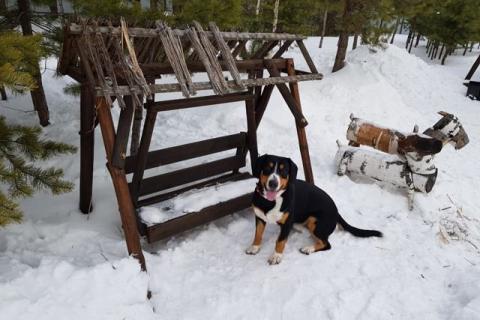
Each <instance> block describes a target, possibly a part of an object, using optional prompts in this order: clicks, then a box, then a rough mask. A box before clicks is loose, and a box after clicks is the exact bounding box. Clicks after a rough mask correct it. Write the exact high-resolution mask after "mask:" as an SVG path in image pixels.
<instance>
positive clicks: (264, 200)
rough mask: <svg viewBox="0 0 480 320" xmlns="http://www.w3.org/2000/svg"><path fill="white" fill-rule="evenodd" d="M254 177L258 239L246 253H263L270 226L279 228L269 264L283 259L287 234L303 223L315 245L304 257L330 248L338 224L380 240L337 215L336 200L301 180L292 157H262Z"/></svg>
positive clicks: (370, 232)
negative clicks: (268, 225)
mask: <svg viewBox="0 0 480 320" xmlns="http://www.w3.org/2000/svg"><path fill="white" fill-rule="evenodd" d="M253 175H254V176H255V177H257V178H258V179H259V181H258V183H257V187H256V189H255V192H254V194H253V199H252V206H253V210H254V211H255V224H256V230H255V238H254V240H253V244H252V245H251V246H250V247H249V248H248V249H247V250H246V253H247V254H257V253H258V252H259V251H260V246H261V243H262V236H263V232H264V230H265V225H266V224H267V223H276V224H278V225H279V226H280V235H279V236H278V239H277V242H276V244H275V252H274V253H273V255H272V256H271V257H270V258H269V259H268V262H269V263H270V264H278V263H280V261H281V260H282V256H283V250H284V248H285V244H286V243H287V239H288V235H289V234H290V231H291V230H292V228H293V225H294V224H296V223H300V224H303V225H304V226H306V227H307V229H308V230H309V231H310V232H311V233H312V235H313V237H314V239H315V243H314V244H313V245H310V246H306V247H303V248H301V249H300V252H302V253H304V254H311V253H313V252H317V251H322V250H328V249H330V248H331V246H330V243H329V242H328V237H329V236H330V235H331V234H332V233H333V231H334V230H335V227H336V226H337V224H339V225H340V226H342V227H343V229H344V230H346V231H348V232H350V233H351V234H353V235H354V236H357V237H381V236H382V233H381V232H379V231H376V230H362V229H358V228H355V227H353V226H351V225H349V224H348V223H347V222H346V221H345V220H344V219H343V218H342V217H341V216H340V214H339V213H338V210H337V207H336V206H335V203H334V202H333V200H332V199H331V198H330V197H329V196H328V194H326V193H325V192H324V191H323V190H322V189H320V188H318V187H317V186H315V185H313V184H310V183H307V182H305V181H302V180H298V179H297V178H296V177H297V166H296V165H295V163H293V161H292V160H291V159H289V158H283V157H277V156H273V155H263V156H261V157H259V158H258V159H257V162H256V163H255V168H254V170H253Z"/></svg>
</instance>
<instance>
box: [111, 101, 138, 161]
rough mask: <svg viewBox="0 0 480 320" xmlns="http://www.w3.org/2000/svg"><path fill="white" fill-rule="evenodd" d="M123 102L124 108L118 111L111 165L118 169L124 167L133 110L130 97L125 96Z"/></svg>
mask: <svg viewBox="0 0 480 320" xmlns="http://www.w3.org/2000/svg"><path fill="white" fill-rule="evenodd" d="M124 101H125V108H123V109H122V110H121V111H120V117H119V119H118V126H117V134H116V135H115V144H114V147H113V157H112V165H113V166H114V167H117V168H120V169H121V168H123V167H124V166H125V158H126V157H127V144H128V137H129V136H130V128H131V126H132V120H133V111H134V110H133V109H134V108H135V107H134V105H133V98H132V96H125V97H124ZM127 101H128V102H127Z"/></svg>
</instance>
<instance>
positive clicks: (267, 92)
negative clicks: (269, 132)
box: [255, 84, 275, 128]
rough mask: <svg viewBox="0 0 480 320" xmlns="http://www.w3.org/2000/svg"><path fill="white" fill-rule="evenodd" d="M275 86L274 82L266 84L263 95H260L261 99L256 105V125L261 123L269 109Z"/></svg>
mask: <svg viewBox="0 0 480 320" xmlns="http://www.w3.org/2000/svg"><path fill="white" fill-rule="evenodd" d="M274 88H275V86H274V85H273V84H271V85H268V86H265V87H264V88H263V91H262V95H261V96H260V99H259V101H258V103H257V105H256V106H255V107H256V109H255V122H256V126H257V128H258V126H259V125H260V121H262V118H263V114H264V113H265V110H266V109H267V105H268V101H270V97H271V96H272V92H273V89H274Z"/></svg>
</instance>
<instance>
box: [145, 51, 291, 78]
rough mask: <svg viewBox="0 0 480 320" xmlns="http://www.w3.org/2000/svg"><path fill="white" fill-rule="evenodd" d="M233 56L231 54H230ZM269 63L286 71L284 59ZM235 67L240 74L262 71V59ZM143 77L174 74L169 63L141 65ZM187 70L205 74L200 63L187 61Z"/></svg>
mask: <svg viewBox="0 0 480 320" xmlns="http://www.w3.org/2000/svg"><path fill="white" fill-rule="evenodd" d="M232 55H233V54H232ZM267 60H268V61H271V63H272V64H275V66H276V67H277V68H278V69H280V70H286V67H287V65H286V61H285V59H267ZM219 64H220V66H221V67H222V70H223V71H228V66H227V63H226V62H225V61H219ZM235 65H236V67H237V69H238V71H240V72H247V71H249V70H252V69H255V70H260V69H261V70H263V69H264V68H265V67H264V59H248V60H236V61H235ZM140 68H141V69H142V72H143V74H144V75H145V77H147V76H158V75H163V74H174V72H173V68H172V66H171V65H170V63H143V64H140ZM187 68H188V70H189V71H190V72H206V70H205V66H204V65H203V63H202V62H200V61H189V62H188V63H187Z"/></svg>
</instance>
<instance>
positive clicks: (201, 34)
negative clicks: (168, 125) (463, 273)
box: [58, 20, 322, 270]
mask: <svg viewBox="0 0 480 320" xmlns="http://www.w3.org/2000/svg"><path fill="white" fill-rule="evenodd" d="M209 29H210V30H209V31H206V30H203V28H202V26H200V25H199V24H198V23H194V25H193V26H192V27H190V28H188V29H185V30H178V29H171V28H169V27H168V26H166V25H164V24H163V23H160V22H157V23H156V24H154V25H153V26H151V27H149V28H138V27H128V26H127V25H126V23H125V22H124V21H123V20H121V23H119V24H117V25H113V24H112V23H111V22H110V21H98V20H96V21H92V20H88V21H87V20H77V21H75V22H71V23H69V24H67V26H66V27H65V30H64V31H65V38H64V45H63V49H62V54H61V57H60V59H59V64H58V72H59V73H61V74H64V75H69V76H70V77H72V78H73V79H75V80H76V81H78V82H80V83H81V98H80V112H81V118H80V127H81V129H80V139H81V144H80V157H81V162H80V171H81V174H80V210H81V211H82V212H83V213H88V212H90V211H91V209H92V203H91V202H92V201H91V199H92V179H93V150H94V148H93V146H94V130H95V127H96V125H97V124H99V125H100V128H101V132H102V136H103V143H104V146H105V150H106V156H107V168H108V170H109V172H110V174H111V178H112V181H113V185H114V188H115V193H116V197H117V201H118V206H119V211H120V215H121V219H122V225H123V229H124V233H125V239H126V242H127V248H128V252H129V254H131V255H133V256H135V257H136V258H137V259H138V260H139V261H140V263H141V266H142V269H143V270H146V266H145V260H144V256H143V253H142V250H141V245H140V235H144V236H146V238H147V240H148V241H149V242H152V241H156V240H159V239H163V238H166V237H169V236H171V235H174V234H176V233H179V232H182V231H185V230H188V229H190V228H193V227H195V226H198V225H201V224H204V223H206V222H209V221H212V220H214V219H217V218H219V217H222V216H225V215H227V214H230V213H233V212H236V211H239V210H241V209H244V208H247V207H248V206H249V205H250V201H251V193H249V194H246V195H243V196H240V197H237V198H234V199H231V200H229V201H226V202H221V203H219V204H217V205H213V206H210V207H207V208H204V209H202V210H201V211H200V212H196V213H189V214H187V215H184V216H181V217H178V218H175V219H172V220H169V221H166V222H164V223H160V224H157V225H153V226H147V225H145V224H144V223H143V222H142V221H141V220H140V219H139V217H138V215H137V214H138V209H139V208H140V207H142V206H145V205H149V204H152V203H156V202H160V201H164V200H167V199H170V198H172V197H175V196H177V195H178V194H181V193H182V192H185V191H188V190H191V189H194V188H201V187H203V186H207V185H212V184H215V183H221V182H227V181H235V180H240V179H245V178H248V177H250V175H249V174H248V173H246V172H240V171H239V169H240V168H242V167H245V164H246V161H245V156H246V154H247V152H249V153H250V158H251V163H252V165H253V164H254V163H255V161H256V159H257V156H258V152H257V136H256V130H257V128H258V126H259V124H260V121H261V120H262V116H263V114H264V112H265V109H266V107H267V104H268V101H269V99H270V96H271V94H272V91H273V89H274V88H275V87H277V88H278V89H279V91H280V93H281V95H282V96H283V98H284V99H285V102H286V104H287V106H288V107H289V109H290V111H291V112H292V114H293V116H294V118H295V123H296V127H297V134H298V140H299V145H300V153H301V156H302V162H303V168H304V172H305V179H306V180H307V181H309V182H312V183H313V174H312V168H311V164H310V156H309V152H308V144H307V138H306V134H305V129H304V128H305V126H306V125H307V121H306V119H305V117H304V116H303V114H302V109H301V104H300V96H299V90H298V84H297V83H298V81H305V80H320V79H322V75H321V74H320V73H318V71H317V69H316V68H315V65H314V63H313V61H312V59H311V57H310V55H309V53H308V51H307V49H306V48H305V45H304V43H303V40H304V39H305V38H304V37H302V36H298V35H290V34H276V33H270V34H268V33H267V34H265V33H239V32H220V31H219V30H218V28H217V27H216V25H215V24H213V23H211V24H210V25H209ZM252 41H255V42H256V43H259V45H258V46H257V47H258V49H257V50H256V51H254V52H253V53H252V54H250V55H248V56H246V57H245V55H244V58H243V59H242V58H239V56H240V54H243V53H245V47H246V46H247V45H249V42H252ZM294 42H296V43H297V45H298V47H299V48H300V50H301V52H302V54H303V56H304V58H305V60H306V62H307V65H308V66H309V69H310V71H309V72H306V71H299V70H296V69H295V66H294V62H293V60H292V59H287V58H283V57H282V55H283V54H284V52H285V51H286V50H287V49H288V48H289V47H290V46H291V45H292V44H293V43H294ZM265 70H266V71H268V73H269V75H270V76H269V77H264V71H265ZM192 72H195V73H199V72H204V73H206V74H207V75H208V77H209V80H210V81H208V82H193V81H192V77H191V73H192ZM227 72H228V73H229V75H230V76H231V77H232V79H233V80H231V81H228V80H226V79H225V74H226V73H227ZM283 73H286V75H283ZM168 74H173V75H175V76H176V79H177V82H176V83H170V84H155V80H156V79H159V78H161V77H162V76H163V75H168ZM242 74H243V75H244V76H243V77H242ZM287 84H289V87H288V86H287ZM199 90H213V92H214V94H212V95H208V96H201V97H191V96H193V95H195V93H196V91H199ZM163 92H182V94H183V96H184V98H183V99H175V100H159V101H157V100H156V99H155V94H156V93H157V94H158V93H163ZM157 96H158V95H157ZM144 100H145V102H144ZM113 101H117V102H118V105H119V106H120V108H121V112H120V117H119V120H118V124H117V126H116V127H115V126H114V123H113V119H112V115H111V108H112V103H113ZM237 101H245V106H246V116H247V124H248V126H247V127H248V130H247V132H240V133H238V134H233V135H228V136H224V137H218V138H213V139H208V140H203V141H200V142H195V143H189V144H185V145H180V146H174V147H170V148H166V149H161V150H155V151H149V147H150V141H151V138H152V132H153V130H154V127H155V120H156V116H157V114H158V112H163V111H167V110H181V109H186V108H193V107H201V106H207V105H216V104H223V103H230V102H237ZM144 110H145V111H146V118H145V120H144V121H143V128H142V117H143V112H144ZM129 140H130V152H129V154H128V152H127V145H128V141H129ZM231 149H236V153H235V155H234V156H232V157H227V158H224V159H221V160H215V161H211V162H207V163H202V164H199V165H195V166H193V167H186V168H184V169H180V170H176V171H173V172H168V173H164V174H160V175H157V176H153V177H148V178H144V172H145V170H148V169H151V168H155V167H158V166H163V165H167V164H171V163H176V162H180V161H184V160H188V159H193V158H197V157H202V156H206V155H209V154H213V153H218V152H222V151H225V150H231Z"/></svg>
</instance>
